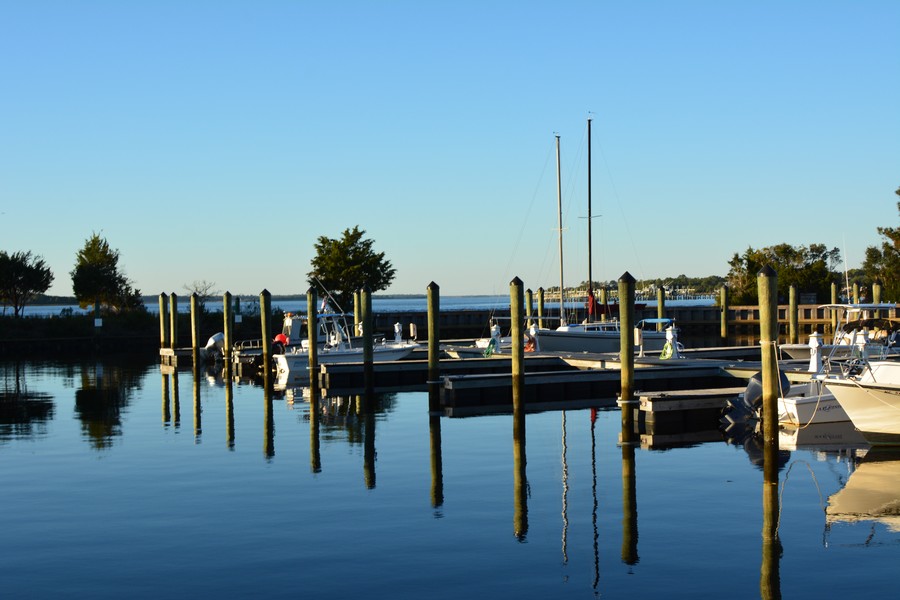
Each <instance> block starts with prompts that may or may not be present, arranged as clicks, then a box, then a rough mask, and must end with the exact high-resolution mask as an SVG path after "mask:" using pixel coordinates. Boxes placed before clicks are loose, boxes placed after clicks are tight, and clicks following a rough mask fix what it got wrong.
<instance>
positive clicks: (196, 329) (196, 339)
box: [191, 292, 200, 352]
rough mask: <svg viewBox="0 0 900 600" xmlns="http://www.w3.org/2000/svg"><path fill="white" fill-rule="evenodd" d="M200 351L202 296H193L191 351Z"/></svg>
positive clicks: (194, 294)
mask: <svg viewBox="0 0 900 600" xmlns="http://www.w3.org/2000/svg"><path fill="white" fill-rule="evenodd" d="M199 349H200V296H198V295H197V292H194V293H193V294H191V350H192V351H195V352H196V351H197V350H199Z"/></svg>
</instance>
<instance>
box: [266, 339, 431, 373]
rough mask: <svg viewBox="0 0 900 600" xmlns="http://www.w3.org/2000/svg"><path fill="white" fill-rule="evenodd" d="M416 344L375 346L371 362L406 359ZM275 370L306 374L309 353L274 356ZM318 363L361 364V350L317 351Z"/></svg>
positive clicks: (416, 346)
mask: <svg viewBox="0 0 900 600" xmlns="http://www.w3.org/2000/svg"><path fill="white" fill-rule="evenodd" d="M418 347H419V345H418V344H400V345H396V346H376V347H375V348H373V349H372V361H373V362H392V361H395V360H402V359H404V358H406V357H408V356H409V355H410V354H412V353H413V351H414V350H415V349H416V348H418ZM274 358H275V368H276V370H277V372H278V373H282V372H283V373H290V374H291V375H294V374H296V373H306V372H308V370H309V352H292V353H287V354H276V355H275V356H274ZM318 362H319V364H320V365H329V364H337V363H351V362H359V363H361V362H363V349H362V348H353V349H343V350H336V351H332V352H329V351H327V350H319V353H318Z"/></svg>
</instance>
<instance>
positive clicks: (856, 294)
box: [853, 281, 859, 304]
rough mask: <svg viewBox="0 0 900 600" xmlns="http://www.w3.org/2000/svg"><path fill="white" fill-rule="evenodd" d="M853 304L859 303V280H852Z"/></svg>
mask: <svg viewBox="0 0 900 600" xmlns="http://www.w3.org/2000/svg"><path fill="white" fill-rule="evenodd" d="M853 304H859V282H858V281H854V282H853Z"/></svg>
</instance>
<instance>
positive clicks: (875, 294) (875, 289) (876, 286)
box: [872, 279, 882, 319]
mask: <svg viewBox="0 0 900 600" xmlns="http://www.w3.org/2000/svg"><path fill="white" fill-rule="evenodd" d="M872 302H873V303H875V304H881V279H875V281H873V282H872ZM874 316H875V318H876V319H880V318H881V317H882V314H881V310H876V311H875V315H874Z"/></svg>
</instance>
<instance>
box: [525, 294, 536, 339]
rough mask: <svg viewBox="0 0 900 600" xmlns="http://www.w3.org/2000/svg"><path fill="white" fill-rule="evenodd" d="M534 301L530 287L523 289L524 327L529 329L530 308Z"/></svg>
mask: <svg viewBox="0 0 900 600" xmlns="http://www.w3.org/2000/svg"><path fill="white" fill-rule="evenodd" d="M533 303H534V294H533V293H532V291H531V288H528V289H527V290H525V327H526V328H527V329H531V327H532V325H534V323H532V321H531V308H532V305H533Z"/></svg>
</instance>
